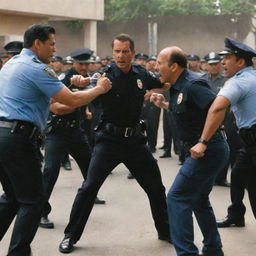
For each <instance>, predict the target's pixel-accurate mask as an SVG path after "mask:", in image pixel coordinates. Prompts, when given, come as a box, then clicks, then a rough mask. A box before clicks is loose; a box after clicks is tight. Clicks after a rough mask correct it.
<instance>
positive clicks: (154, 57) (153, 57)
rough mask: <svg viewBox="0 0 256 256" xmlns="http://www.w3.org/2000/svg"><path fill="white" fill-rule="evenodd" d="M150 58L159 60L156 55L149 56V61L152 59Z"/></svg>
mask: <svg viewBox="0 0 256 256" xmlns="http://www.w3.org/2000/svg"><path fill="white" fill-rule="evenodd" d="M150 60H155V61H156V60H157V58H156V56H155V55H151V56H149V58H148V59H147V61H150Z"/></svg>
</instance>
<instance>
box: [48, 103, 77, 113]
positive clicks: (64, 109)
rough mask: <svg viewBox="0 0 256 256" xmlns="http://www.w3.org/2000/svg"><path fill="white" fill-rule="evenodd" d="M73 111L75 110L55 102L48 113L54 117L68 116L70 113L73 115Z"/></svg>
mask: <svg viewBox="0 0 256 256" xmlns="http://www.w3.org/2000/svg"><path fill="white" fill-rule="evenodd" d="M75 109H76V108H73V107H70V106H68V105H64V104H62V103H59V102H55V103H53V104H51V106H50V111H51V112H52V113H54V114H56V115H65V114H70V113H73V112H74V111H75Z"/></svg>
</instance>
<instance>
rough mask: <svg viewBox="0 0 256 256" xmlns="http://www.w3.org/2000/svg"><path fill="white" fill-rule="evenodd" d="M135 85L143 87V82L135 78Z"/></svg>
mask: <svg viewBox="0 0 256 256" xmlns="http://www.w3.org/2000/svg"><path fill="white" fill-rule="evenodd" d="M137 86H138V87H139V88H140V89H142V88H143V83H142V81H141V80H140V79H137Z"/></svg>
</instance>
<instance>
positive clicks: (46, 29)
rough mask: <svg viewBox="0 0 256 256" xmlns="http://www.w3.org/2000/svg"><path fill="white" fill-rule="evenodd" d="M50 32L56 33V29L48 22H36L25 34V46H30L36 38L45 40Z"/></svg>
mask: <svg viewBox="0 0 256 256" xmlns="http://www.w3.org/2000/svg"><path fill="white" fill-rule="evenodd" d="M49 34H55V29H54V28H53V27H52V26H50V25H47V24H34V25H32V26H30V27H28V29H27V30H26V32H25V34H24V48H30V47H31V46H32V45H33V43H34V41H35V40H36V39H39V40H40V41H42V42H45V41H46V40H48V39H49Z"/></svg>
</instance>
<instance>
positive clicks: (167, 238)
mask: <svg viewBox="0 0 256 256" xmlns="http://www.w3.org/2000/svg"><path fill="white" fill-rule="evenodd" d="M158 239H159V240H161V241H165V242H168V243H170V244H172V239H171V237H170V235H164V234H160V233H158Z"/></svg>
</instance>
